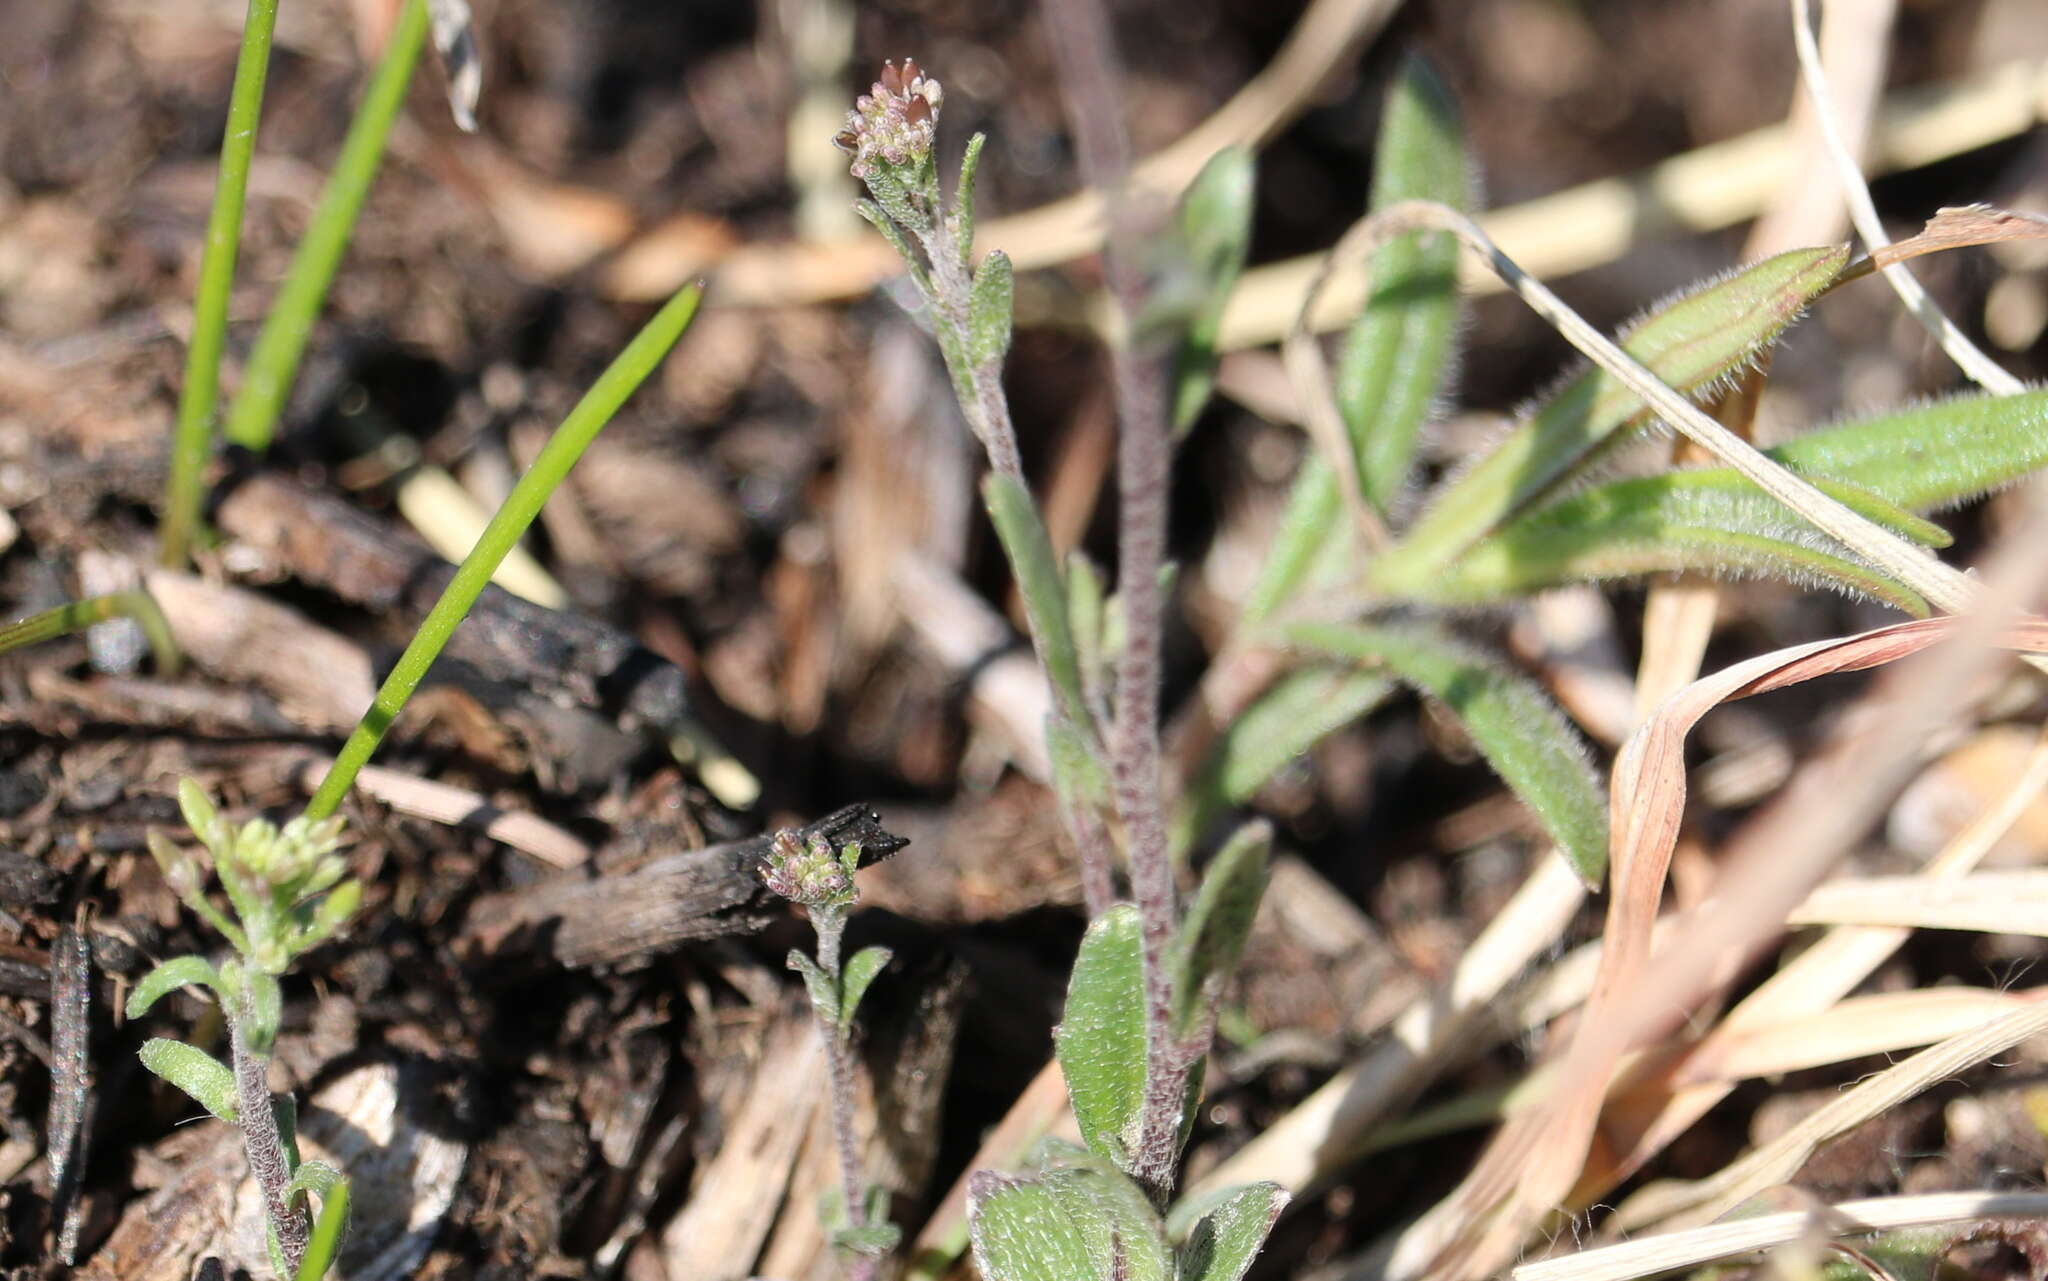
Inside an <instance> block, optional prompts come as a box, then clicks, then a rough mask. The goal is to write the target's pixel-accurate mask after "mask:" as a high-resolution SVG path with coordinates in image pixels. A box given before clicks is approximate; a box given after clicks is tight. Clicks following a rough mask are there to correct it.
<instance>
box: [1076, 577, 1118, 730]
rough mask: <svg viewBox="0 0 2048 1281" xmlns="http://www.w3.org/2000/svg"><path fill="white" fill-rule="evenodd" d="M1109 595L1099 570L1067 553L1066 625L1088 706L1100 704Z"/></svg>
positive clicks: (1098, 707)
mask: <svg viewBox="0 0 2048 1281" xmlns="http://www.w3.org/2000/svg"><path fill="white" fill-rule="evenodd" d="M1108 608H1109V598H1108V594H1107V592H1106V591H1105V590H1104V588H1103V585H1102V571H1101V570H1099V569H1097V568H1095V562H1093V561H1091V560H1089V559H1088V558H1087V557H1086V556H1084V555H1082V554H1081V553H1080V552H1074V553H1072V554H1071V555H1069V556H1068V557H1067V629H1068V630H1069V631H1070V632H1072V633H1073V636H1074V654H1075V661H1076V662H1077V663H1078V664H1079V665H1080V668H1081V689H1082V691H1083V692H1084V693H1085V694H1086V695H1087V699H1088V702H1089V703H1090V704H1091V706H1092V707H1094V708H1097V709H1100V708H1101V707H1102V705H1103V693H1102V691H1103V687H1104V685H1105V684H1106V683H1107V679H1108V670H1109V669H1108V665H1107V663H1106V661H1105V655H1104V653H1103V648H1102V629H1103V625H1104V623H1105V622H1106V621H1107V620H1106V617H1105V615H1106V613H1107V611H1108Z"/></svg>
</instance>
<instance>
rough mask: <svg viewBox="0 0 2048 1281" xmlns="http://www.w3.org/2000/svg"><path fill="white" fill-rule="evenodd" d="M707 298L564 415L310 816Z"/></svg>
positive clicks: (430, 617) (334, 799) (690, 300)
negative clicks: (551, 497) (579, 460)
mask: <svg viewBox="0 0 2048 1281" xmlns="http://www.w3.org/2000/svg"><path fill="white" fill-rule="evenodd" d="M703 296H704V288H703V286H702V285H701V284H690V285H686V286H684V287H683V288H682V289H681V290H679V291H678V292H677V293H676V296H675V297H673V298H671V299H669V300H668V302H667V303H666V304H664V305H663V307H662V309H661V310H660V311H658V312H656V313H655V315H654V318H653V319H652V320H649V321H648V322H647V324H646V325H645V326H644V327H643V328H642V329H641V330H640V332H639V333H638V334H636V335H634V338H633V341H632V342H630V343H628V344H626V349H625V350H624V351H622V352H620V353H619V355H618V358H617V359H616V360H614V361H612V363H611V366H610V367H609V368H607V369H606V370H605V371H604V373H602V374H601V375H599V376H598V379H597V381H596V382H595V383H593V384H592V385H591V388H590V390H589V391H588V392H586V393H584V396H583V399H582V400H580V401H578V402H577V403H576V407H575V408H574V409H571V410H570V411H569V415H568V417H566V418H564V419H563V420H562V425H561V426H559V427H557V428H556V429H555V433H554V435H552V436H550V437H548V442H547V444H545V445H543V446H542V447H541V451H540V455H539V456H538V457H536V458H535V459H534V460H533V466H531V467H529V468H528V469H527V471H526V474H525V475H524V476H521V477H520V478H519V483H518V484H516V485H514V486H513V487H512V492H511V493H510V494H508V495H507V496H506V498H505V504H504V506H502V507H500V508H499V509H498V513H497V515H495V516H493V517H491V523H490V524H489V525H487V526H485V527H484V532H483V534H482V535H481V536H480V537H479V538H478V539H477V540H476V546H475V547H473V548H471V549H470V553H469V555H467V556H465V557H463V559H462V564H461V565H459V566H457V567H456V570H455V576H454V577H453V578H451V579H449V580H448V586H447V587H446V588H444V589H443V590H442V592H441V599H439V600H437V601H435V602H434V607H433V609H431V610H429V611H428V613H427V617H426V619H425V621H423V622H422V623H421V624H420V628H419V631H417V632H416V633H414V634H413V638H412V642H411V643H410V644H408V645H407V646H406V647H405V652H404V653H403V654H400V655H399V656H398V662H397V663H396V664H395V665H393V667H392V669H391V674H390V675H389V676H387V677H385V678H384V684H383V685H382V686H380V687H379V688H378V690H377V696H376V698H375V699H374V700H373V701H372V702H371V704H370V709H369V711H367V712H365V713H363V719H362V720H361V721H359V722H358V723H357V724H356V727H355V729H354V731H353V732H351V733H350V734H349V736H348V741H347V742H345V743H343V744H342V745H341V751H340V753H339V754H337V755H336V756H335V758H334V764H333V765H331V766H329V767H328V770H327V776H326V777H325V778H323V779H321V780H320V787H319V789H318V790H317V791H315V792H314V793H313V799H312V800H311V801H309V802H308V803H307V805H306V811H305V812H306V815H307V817H309V818H314V819H321V818H326V817H327V816H328V815H330V814H332V813H334V811H335V809H336V808H337V807H338V806H340V804H341V798H342V797H344V796H346V795H347V794H348V789H349V785H350V784H352V783H353V782H355V777H356V772H357V771H358V770H360V769H362V767H363V765H364V763H365V762H367V761H368V760H369V759H370V757H371V755H372V754H373V753H375V752H376V750H377V746H378V744H380V743H382V742H383V741H384V735H385V734H386V733H387V732H388V731H389V730H390V728H391V723H392V722H393V721H394V720H396V719H397V718H398V713H399V711H400V710H401V709H402V708H404V706H405V704H406V701H407V700H408V699H410V698H411V697H412V694H413V691H414V690H416V689H418V688H419V684H420V681H421V680H423V679H425V677H426V674H427V669H428V668H430V667H432V666H433V665H434V660H435V659H436V658H438V657H440V655H441V650H442V649H443V648H444V647H446V645H447V644H448V638H449V637H450V636H453V635H454V634H455V628H456V627H457V625H459V624H460V623H461V622H462V620H463V618H464V617H465V616H467V615H468V613H469V610H470V607H471V606H472V605H474V604H476V598H477V597H478V596H479V595H481V594H482V592H483V589H484V586H485V584H487V583H489V582H490V581H491V575H492V574H494V573H496V572H497V569H498V564H499V562H500V561H502V560H504V559H505V554H506V553H507V552H509V551H511V549H512V547H513V545H514V544H516V543H517V542H518V541H519V539H520V537H521V536H522V535H524V534H525V533H526V530H527V527H528V526H530V525H532V524H533V520H534V517H536V516H538V515H539V514H540V509H541V507H542V506H543V505H544V504H545V503H546V502H547V500H548V496H549V495H550V494H552V493H554V492H555V489H556V487H557V486H559V485H560V484H561V483H562V481H563V480H564V479H565V478H566V477H567V476H568V475H569V469H570V468H571V467H574V466H575V465H576V460H577V459H578V458H581V457H582V456H583V451H584V450H585V449H587V448H589V447H590V442H591V441H593V440H595V439H597V434H598V433H599V432H600V431H603V430H604V428H605V425H606V424H607V423H609V422H611V420H612V417H613V415H615V414H617V413H618V412H619V407H620V406H621V405H623V404H625V403H626V398H627V397H629V396H631V395H632V394H633V393H634V392H635V391H637V390H638V389H639V387H640V384H641V383H643V382H645V381H646V380H647V376H648V375H649V374H651V373H653V372H654V370H655V368H656V367H657V366H659V365H660V364H661V362H662V359H663V357H665V356H667V355H668V353H669V350H670V349H671V348H673V347H674V346H675V345H676V342H677V341H678V340H679V339H681V338H682V336H683V332H684V331H685V330H687V329H688V328H689V327H690V321H691V320H692V319H694V318H695V317H696V314H697V304H698V302H699V301H701V300H702V298H703Z"/></svg>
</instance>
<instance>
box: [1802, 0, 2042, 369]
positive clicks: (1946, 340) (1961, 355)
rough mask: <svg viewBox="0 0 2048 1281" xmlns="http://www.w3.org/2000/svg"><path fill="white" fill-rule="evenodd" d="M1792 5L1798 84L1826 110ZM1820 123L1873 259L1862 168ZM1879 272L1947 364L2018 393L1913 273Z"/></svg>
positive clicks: (1871, 218) (1805, 25)
mask: <svg viewBox="0 0 2048 1281" xmlns="http://www.w3.org/2000/svg"><path fill="white" fill-rule="evenodd" d="M1791 3H1792V48H1793V50H1794V52H1795V53H1796V54H1797V56H1798V59H1799V75H1800V79H1801V81H1802V82H1803V83H1804V85H1805V86H1806V91H1807V92H1808V93H1809V94H1811V95H1812V96H1813V97H1814V99H1815V100H1816V101H1818V102H1820V103H1822V104H1825V103H1826V102H1827V98H1828V84H1827V71H1826V69H1825V68H1824V67H1822V66H1821V60H1820V49H1819V48H1818V47H1817V46H1816V45H1815V43H1814V39H1813V22H1812V15H1811V13H1810V9H1811V0H1791ZM1819 120H1820V124H1821V129H1822V131H1823V133H1825V135H1826V137H1827V142H1828V158H1829V159H1830V160H1831V161H1833V162H1834V166H1835V171H1836V173H1837V174H1839V175H1840V177H1841V180H1842V194H1843V196H1844V197H1845V198H1846V199H1847V200H1848V202H1849V216H1850V218H1851V219H1852V220H1853V221H1854V222H1855V224H1856V234H1858V235H1859V236H1861V237H1862V238H1863V243H1864V244H1866V245H1868V246H1869V247H1870V250H1871V252H1872V253H1876V252H1877V251H1879V250H1881V249H1883V248H1884V247H1885V245H1886V243H1887V237H1886V236H1885V231H1884V224H1883V223H1882V222H1880V221H1879V219H1878V216H1877V205H1876V202H1874V201H1873V200H1871V198H1870V184H1869V183H1867V182H1865V181H1864V179H1863V166H1862V163H1861V161H1860V160H1859V159H1858V158H1857V156H1856V154H1855V152H1854V151H1853V150H1852V149H1851V148H1850V146H1849V144H1848V143H1847V142H1846V141H1845V140H1844V139H1843V137H1842V132H1841V130H1840V128H1839V127H1838V126H1837V125H1836V122H1835V118H1834V113H1833V112H1832V111H1829V110H1822V111H1821V112H1820V113H1819ZM1879 269H1880V270H1881V271H1883V272H1884V276H1885V280H1886V281H1887V282H1888V283H1889V284H1890V285H1891V287H1892V291H1893V292H1894V293H1896V294H1897V295H1898V296H1899V301H1900V302H1901V303H1903V304H1904V305H1905V308H1906V310H1907V311H1909V312H1911V313H1912V315H1913V318H1914V319H1915V320H1917V321H1919V322H1920V324H1921V326H1922V327H1923V328H1925V329H1926V330H1927V332H1928V334H1929V335H1930V336H1931V337H1933V339H1934V341H1935V343H1936V344H1937V345H1938V346H1940V348H1941V349H1942V350H1943V351H1944V352H1946V353H1948V357H1949V359H1951V360H1953V361H1955V362H1956V367H1957V368H1959V369H1961V370H1962V371H1963V373H1964V374H1966V375H1968V376H1969V378H1970V381H1972V382H1974V383H1976V384H1977V385H1978V386H1980V387H1982V388H1984V389H1985V390H1986V391H1990V392H1995V393H1997V394H1998V395H2001V396H2009V395H2012V394H2013V393H2014V392H2017V391H2019V390H2020V386H2021V384H2020V380H2019V379H2017V378H2015V377H2013V376H2012V375H2011V374H2009V373H2007V372H2006V371H2005V369H2004V368H2003V367H2001V366H2000V365H1999V364H1998V362H1996V361H1994V360H1992V359H1991V357H1989V356H1987V355H1985V354H1984V353H1983V351H1981V350H1980V349H1979V348H1978V347H1977V345H1976V344H1975V343H1973V342H1971V341H1970V339H1969V337H1968V336H1967V335H1966V334H1964V333H1963V331H1962V330H1960V329H1957V328H1956V327H1955V324H1954V322H1952V321H1950V320H1949V318H1948V316H1947V315H1946V314H1944V313H1943V312H1942V310H1941V307H1940V306H1939V305H1938V304H1937V303H1936V302H1935V301H1934V299H1933V298H1932V297H1931V296H1929V294H1928V292H1927V290H1926V289H1925V288H1923V287H1922V286H1921V284H1920V282H1919V281H1918V280H1916V279H1914V278H1913V274H1912V273H1911V272H1909V271H1907V270H1906V269H1905V268H1904V267H1902V266H1900V265H1899V264H1897V263H1896V262H1894V263H1889V264H1885V265H1882V266H1881V267H1880V268H1879Z"/></svg>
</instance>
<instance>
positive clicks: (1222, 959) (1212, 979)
mask: <svg viewBox="0 0 2048 1281" xmlns="http://www.w3.org/2000/svg"><path fill="white" fill-rule="evenodd" d="M1272 852H1273V829H1272V827H1271V826H1269V825H1268V824H1266V823H1265V822H1263V821H1261V822H1253V823H1246V824H1245V825H1244V826H1243V827H1240V828H1239V829H1237V832H1236V834H1235V835H1233V836H1232V837H1231V838H1230V840H1229V841H1227V842H1225V844H1224V846H1223V849H1222V850H1221V851H1220V852H1219V853H1218V854H1217V855H1216V857H1215V858H1214V859H1212V860H1211V861H1210V863H1209V867H1208V870H1207V871H1206V872H1205V873H1204V874H1203V876H1202V887H1201V888H1200V889H1199V890H1197V891H1196V892H1195V901H1194V902H1193V903H1191V904H1190V905H1189V906H1188V913H1187V916H1186V917H1185V918H1184V919H1183V920H1182V921H1181V923H1180V928H1179V930H1178V931H1177V932H1176V933H1175V935H1174V939H1173V947H1172V950H1171V951H1170V952H1169V953H1168V954H1167V967H1168V972H1169V973H1171V974H1172V975H1173V1024H1174V1032H1175V1033H1176V1034H1177V1035H1179V1036H1183V1037H1187V1036H1196V1035H1199V1034H1201V1033H1203V1032H1205V1031H1207V1029H1208V1027H1209V1021H1210V1017H1211V1015H1212V1014H1213V1012H1214V1010H1215V1008H1216V998H1217V996H1218V994H1219V993H1220V991H1221V989H1222V986H1223V984H1224V982H1225V981H1226V980H1228V979H1229V977H1230V975H1231V973H1232V972H1233V971H1235V970H1236V969H1237V962H1238V959H1239V958H1240V957H1242V956H1243V955H1244V944H1245V940H1246V939H1248V938H1250V937H1251V932H1252V918H1253V917H1255V916H1257V915H1258V912H1259V899H1260V897H1261V896H1262V895H1264V894H1265V892H1266V872H1267V865H1268V862H1269V860H1270V858H1271V856H1272Z"/></svg>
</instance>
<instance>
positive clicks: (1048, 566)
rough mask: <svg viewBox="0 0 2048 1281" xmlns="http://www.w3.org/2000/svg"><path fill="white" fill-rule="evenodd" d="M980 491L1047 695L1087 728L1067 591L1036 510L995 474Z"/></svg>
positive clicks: (1012, 485)
mask: <svg viewBox="0 0 2048 1281" xmlns="http://www.w3.org/2000/svg"><path fill="white" fill-rule="evenodd" d="M981 493H982V498H983V500H984V501H985V502H986V503H987V504H988V514H989V519H990V520H991V521H993V522H994V523H995V527H996V537H997V538H999V539H1000V540H1001V541H1002V544H1003V554H1004V555H1005V556H1007V557H1008V558H1009V561H1010V571H1011V572H1012V573H1013V574H1015V575H1016V576H1017V590H1018V591H1019V592H1020V593H1022V595H1023V597H1024V612H1025V613H1026V614H1027V615H1029V616H1030V619H1031V632H1032V635H1033V636H1034V637H1036V638H1037V640H1038V647H1039V650H1040V652H1041V654H1042V655H1043V658H1044V662H1045V669H1046V675H1047V676H1049V677H1051V679H1052V688H1053V694H1054V696H1055V697H1056V698H1058V699H1059V704H1060V710H1061V711H1062V712H1063V713H1064V714H1065V715H1066V717H1067V719H1068V720H1070V721H1072V722H1073V723H1074V725H1075V726H1076V727H1077V728H1084V729H1085V728H1087V727H1089V726H1091V725H1093V723H1094V722H1093V720H1092V718H1090V716H1089V715H1088V702H1087V699H1086V698H1085V697H1083V695H1082V693H1081V665H1080V660H1079V658H1078V657H1077V655H1076V652H1075V649H1074V634H1073V632H1072V630H1071V629H1069V627H1068V626H1067V589H1066V584H1065V583H1064V582H1062V581H1061V579H1060V571H1059V564H1058V562H1056V561H1055V560H1054V559H1053V555H1052V542H1051V540H1050V539H1049V538H1047V537H1046V533H1045V524H1044V522H1043V521H1041V520H1040V519H1039V517H1038V506H1037V504H1036V503H1033V502H1032V501H1031V495H1030V493H1029V492H1027V491H1026V490H1025V488H1024V486H1022V485H1020V484H1018V483H1017V482H1016V481H1015V480H1012V479H1011V478H1010V477H1008V476H1005V475H1003V474H1001V473H1000V472H991V473H989V476H988V478H987V479H986V480H984V481H983V482H982V486H981Z"/></svg>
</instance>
